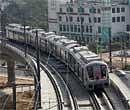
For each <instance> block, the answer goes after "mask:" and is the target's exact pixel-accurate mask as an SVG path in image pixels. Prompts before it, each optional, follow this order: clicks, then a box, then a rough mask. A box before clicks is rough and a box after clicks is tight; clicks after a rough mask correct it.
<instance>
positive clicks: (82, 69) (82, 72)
mask: <svg viewBox="0 0 130 110" xmlns="http://www.w3.org/2000/svg"><path fill="white" fill-rule="evenodd" d="M81 74H82V81H84V69H83V68H82V73H81Z"/></svg>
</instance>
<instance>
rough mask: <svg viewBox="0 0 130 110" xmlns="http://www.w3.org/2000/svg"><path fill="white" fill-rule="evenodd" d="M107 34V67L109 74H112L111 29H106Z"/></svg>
mask: <svg viewBox="0 0 130 110" xmlns="http://www.w3.org/2000/svg"><path fill="white" fill-rule="evenodd" d="M108 30H109V31H108V33H109V65H110V73H112V50H111V48H112V46H111V27H109V28H108Z"/></svg>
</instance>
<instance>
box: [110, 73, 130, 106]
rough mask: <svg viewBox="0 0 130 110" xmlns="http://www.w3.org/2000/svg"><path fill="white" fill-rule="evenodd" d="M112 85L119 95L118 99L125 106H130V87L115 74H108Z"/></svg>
mask: <svg viewBox="0 0 130 110" xmlns="http://www.w3.org/2000/svg"><path fill="white" fill-rule="evenodd" d="M110 79H111V82H112V86H113V87H114V89H115V90H116V92H117V94H118V95H119V96H120V100H121V101H122V102H123V103H124V104H125V107H126V108H128V106H129V107H130V89H129V88H128V87H127V86H126V85H125V84H124V83H123V82H122V81H121V79H120V78H119V77H117V76H116V75H115V74H112V73H111V74H110Z"/></svg>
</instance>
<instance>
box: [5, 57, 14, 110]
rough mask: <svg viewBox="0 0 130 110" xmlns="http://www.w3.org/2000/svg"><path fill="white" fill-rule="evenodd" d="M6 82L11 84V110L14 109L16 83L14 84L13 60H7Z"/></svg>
mask: <svg viewBox="0 0 130 110" xmlns="http://www.w3.org/2000/svg"><path fill="white" fill-rule="evenodd" d="M7 71H8V84H11V85H12V92H13V110H16V85H15V61H14V60H13V59H10V60H7Z"/></svg>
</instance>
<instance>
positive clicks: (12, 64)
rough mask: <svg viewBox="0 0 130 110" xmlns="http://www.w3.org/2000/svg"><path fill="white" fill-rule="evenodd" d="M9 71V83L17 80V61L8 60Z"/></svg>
mask: <svg viewBox="0 0 130 110" xmlns="http://www.w3.org/2000/svg"><path fill="white" fill-rule="evenodd" d="M7 72H8V83H13V82H14V81H15V61H14V60H12V59H9V60H7Z"/></svg>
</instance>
